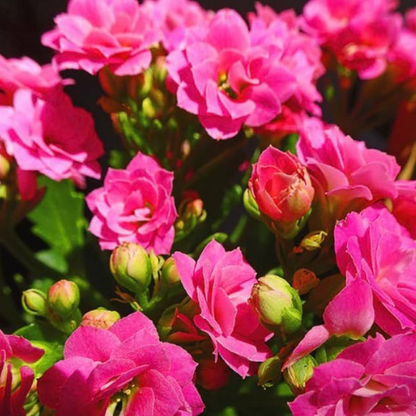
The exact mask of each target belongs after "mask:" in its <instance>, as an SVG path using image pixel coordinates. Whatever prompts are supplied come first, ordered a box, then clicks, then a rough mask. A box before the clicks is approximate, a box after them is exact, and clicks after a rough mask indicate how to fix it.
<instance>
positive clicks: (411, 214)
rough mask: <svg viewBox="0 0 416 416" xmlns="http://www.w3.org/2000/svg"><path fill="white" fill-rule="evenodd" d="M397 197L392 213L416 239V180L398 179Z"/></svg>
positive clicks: (393, 202)
mask: <svg viewBox="0 0 416 416" xmlns="http://www.w3.org/2000/svg"><path fill="white" fill-rule="evenodd" d="M396 189H397V192H398V195H397V198H395V199H393V201H392V205H393V207H392V214H393V215H394V216H395V218H396V220H397V221H398V223H399V224H400V225H402V226H403V227H405V228H406V229H407V231H409V233H410V235H411V236H412V238H413V239H415V240H416V221H414V219H415V218H416V181H397V182H396Z"/></svg>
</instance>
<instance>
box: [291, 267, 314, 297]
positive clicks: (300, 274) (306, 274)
mask: <svg viewBox="0 0 416 416" xmlns="http://www.w3.org/2000/svg"><path fill="white" fill-rule="evenodd" d="M318 284H319V279H318V278H317V277H316V274H315V273H314V272H312V271H311V270H308V269H299V270H296V272H295V274H294V275H293V287H294V289H296V290H297V291H298V293H299V295H305V294H306V293H309V292H310V291H311V290H312V289H313V288H314V287H316V286H318Z"/></svg>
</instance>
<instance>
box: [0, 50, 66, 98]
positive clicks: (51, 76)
mask: <svg viewBox="0 0 416 416" xmlns="http://www.w3.org/2000/svg"><path fill="white" fill-rule="evenodd" d="M70 82H71V81H70V80H62V79H61V77H60V76H59V74H58V73H57V72H56V70H55V69H54V68H53V66H52V65H43V66H40V65H39V64H38V63H37V62H35V61H34V60H32V59H30V58H28V57H27V56H24V57H23V58H19V59H5V58H4V57H3V56H2V55H0V105H13V95H14V93H15V92H16V90H18V89H19V88H27V89H30V90H32V91H33V92H35V93H36V94H39V95H44V94H46V93H48V92H49V91H52V90H53V89H55V88H56V87H57V86H58V85H60V84H62V83H64V84H65V83H66V84H67V83H70Z"/></svg>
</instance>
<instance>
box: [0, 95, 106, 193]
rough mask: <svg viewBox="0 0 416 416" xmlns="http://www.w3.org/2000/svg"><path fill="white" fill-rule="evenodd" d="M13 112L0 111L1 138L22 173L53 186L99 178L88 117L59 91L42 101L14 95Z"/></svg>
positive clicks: (99, 150) (96, 144)
mask: <svg viewBox="0 0 416 416" xmlns="http://www.w3.org/2000/svg"><path fill="white" fill-rule="evenodd" d="M13 102H14V106H13V107H9V106H5V107H0V135H1V137H2V138H3V139H4V141H5V145H6V149H7V152H8V153H9V154H10V155H12V156H13V157H14V158H15V159H16V162H17V164H18V166H19V168H20V169H21V170H24V171H31V172H39V173H43V174H44V175H46V176H48V177H50V178H51V179H53V180H56V181H60V180H62V179H68V178H70V179H73V180H74V181H75V182H76V183H77V184H78V185H80V186H84V183H85V176H89V177H92V178H99V177H100V174H101V169H100V165H99V164H98V162H97V159H98V158H99V157H100V156H101V155H102V154H103V146H102V143H101V141H100V140H99V139H98V137H97V135H96V132H95V128H94V121H93V119H92V117H91V115H90V114H89V113H88V112H86V111H85V110H83V109H81V108H77V107H74V106H73V105H72V102H71V99H70V98H69V97H68V96H67V95H66V94H65V93H64V92H63V91H62V90H61V89H57V90H55V91H54V93H53V94H48V97H47V98H45V99H42V98H40V97H38V96H36V95H35V93H33V92H32V91H30V90H26V89H20V90H18V91H17V92H16V93H15V95H14V101H13Z"/></svg>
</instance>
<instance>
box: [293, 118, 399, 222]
mask: <svg viewBox="0 0 416 416" xmlns="http://www.w3.org/2000/svg"><path fill="white" fill-rule="evenodd" d="M297 154H298V157H299V160H300V161H301V163H303V164H305V165H306V167H307V169H308V172H309V174H310V176H311V179H312V184H313V187H314V188H315V191H316V200H317V204H319V208H320V209H321V210H326V211H327V212H326V214H325V215H324V217H322V219H325V218H326V217H328V220H329V219H331V221H333V219H341V218H343V217H345V215H346V214H347V212H349V211H352V210H360V209H363V208H365V207H366V206H368V205H370V204H372V203H374V202H376V201H378V200H381V199H384V198H395V196H396V195H397V191H396V188H395V185H394V180H395V178H396V176H397V174H398V173H399V170H400V167H399V165H398V164H397V163H396V161H395V159H394V157H393V156H389V155H387V154H385V153H383V152H381V151H379V150H375V149H367V148H366V146H365V144H364V143H363V142H357V141H355V140H353V139H352V138H351V137H349V136H345V135H344V134H343V133H342V132H341V130H340V129H339V128H338V127H336V126H329V127H327V128H326V127H324V126H323V124H322V123H319V122H316V121H315V120H314V119H312V120H311V121H310V122H308V123H306V124H305V127H304V129H303V131H302V133H301V135H300V138H299V141H298V144H297ZM322 212H324V211H322ZM322 212H321V214H322Z"/></svg>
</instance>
